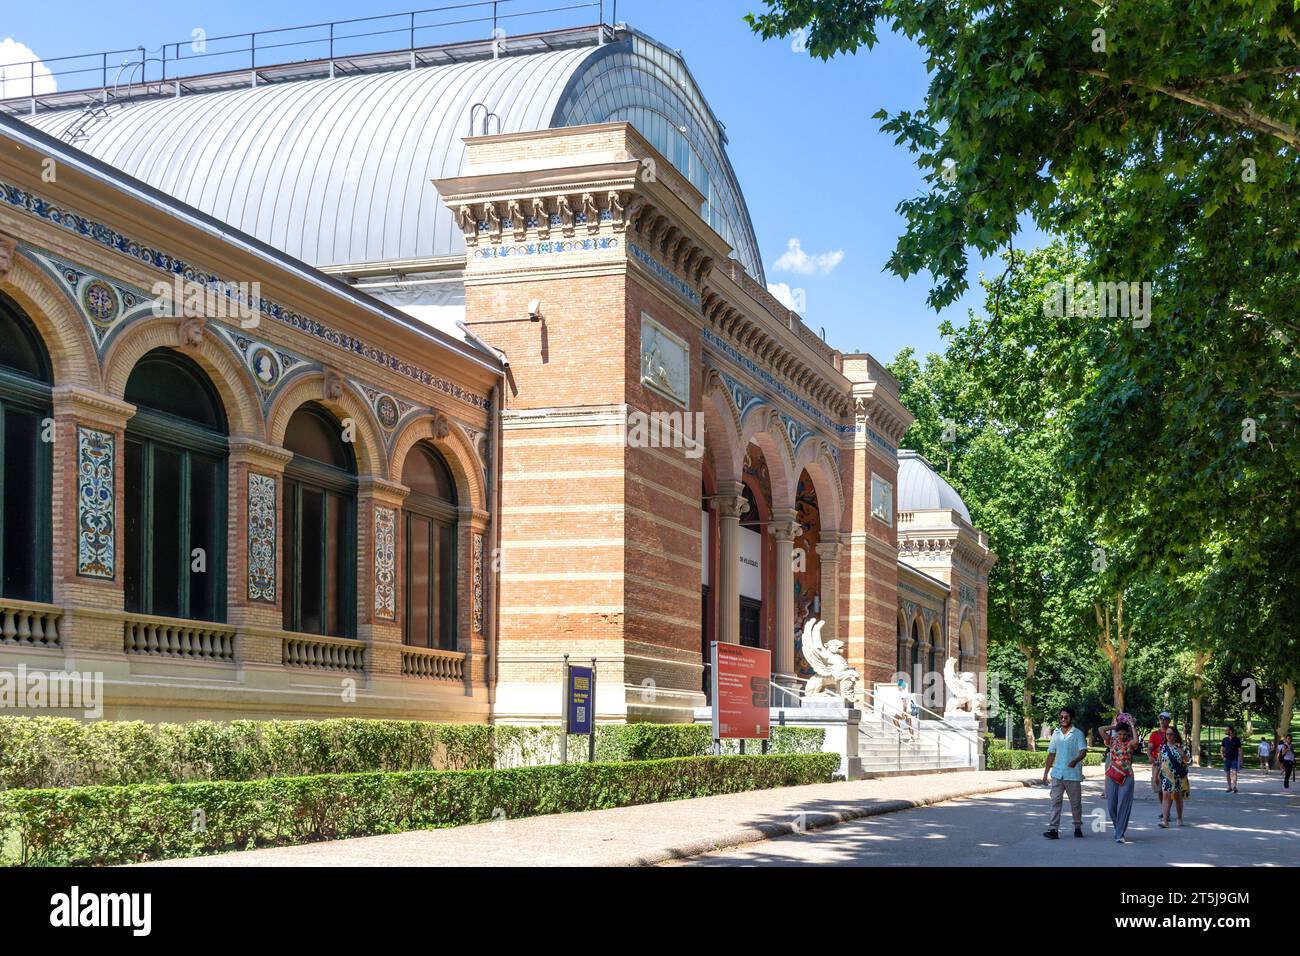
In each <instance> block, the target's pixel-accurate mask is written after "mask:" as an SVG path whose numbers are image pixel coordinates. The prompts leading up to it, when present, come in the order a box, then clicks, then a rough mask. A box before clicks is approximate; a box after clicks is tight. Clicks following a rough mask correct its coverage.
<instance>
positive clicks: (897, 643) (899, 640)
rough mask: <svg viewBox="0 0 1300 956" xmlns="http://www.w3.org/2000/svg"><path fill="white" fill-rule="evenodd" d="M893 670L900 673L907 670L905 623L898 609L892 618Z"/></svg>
mask: <svg viewBox="0 0 1300 956" xmlns="http://www.w3.org/2000/svg"><path fill="white" fill-rule="evenodd" d="M894 647H895V651H894V670H895V671H897V672H898V673H900V674H903V673H906V672H907V624H906V623H905V622H904V621H903V613H902V612H901V611H900V612H899V614H898V617H897V618H895V620H894Z"/></svg>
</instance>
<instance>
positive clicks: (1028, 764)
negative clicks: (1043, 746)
mask: <svg viewBox="0 0 1300 956" xmlns="http://www.w3.org/2000/svg"><path fill="white" fill-rule="evenodd" d="M984 761H985V763H984V768H985V769H986V770H1034V769H1038V770H1041V769H1042V768H1043V767H1046V766H1047V751H1046V750H1003V749H1002V748H1000V747H990V748H989V750H988V753H986V754H985V755H984ZM1101 762H1102V755H1101V754H1097V753H1089V754H1088V756H1086V757H1084V758H1083V765H1084V766H1085V767H1099V766H1101Z"/></svg>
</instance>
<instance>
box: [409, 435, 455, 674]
mask: <svg viewBox="0 0 1300 956" xmlns="http://www.w3.org/2000/svg"><path fill="white" fill-rule="evenodd" d="M402 481H403V483H404V484H406V485H407V486H409V487H410V489H411V491H410V493H409V494H408V495H407V496H406V501H405V502H403V505H402V551H403V562H402V569H403V571H402V582H403V587H402V642H403V643H404V644H406V645H408V646H411V647H427V648H435V649H438V650H444V651H455V650H458V649H459V648H458V644H459V642H460V629H459V627H458V623H459V617H458V614H457V581H458V569H457V565H458V563H459V560H458V552H459V549H460V523H459V519H460V511H459V509H458V508H457V507H456V483H455V479H454V478H453V477H452V474H451V469H450V468H449V467H448V466H447V462H446V459H444V458H443V457H442V455H441V454H440V453H439V452H438V451H437V449H435V448H433V447H430V446H428V445H425V444H424V443H421V444H419V445H416V446H415V447H414V448H412V449H411V451H410V453H409V455H408V457H407V459H406V467H405V468H403V473H402Z"/></svg>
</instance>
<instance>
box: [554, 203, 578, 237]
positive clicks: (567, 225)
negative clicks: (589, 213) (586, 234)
mask: <svg viewBox="0 0 1300 956" xmlns="http://www.w3.org/2000/svg"><path fill="white" fill-rule="evenodd" d="M555 213H556V215H557V216H559V217H560V231H561V232H563V233H564V234H565V235H566V236H572V235H573V220H574V218H575V217H574V215H573V207H572V206H570V205H569V197H568V196H560V197H559V198H558V199H556V200H555Z"/></svg>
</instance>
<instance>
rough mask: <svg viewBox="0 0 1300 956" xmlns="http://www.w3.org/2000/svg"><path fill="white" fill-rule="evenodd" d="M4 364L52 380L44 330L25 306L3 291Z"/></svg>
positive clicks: (0, 346) (0, 332)
mask: <svg viewBox="0 0 1300 956" xmlns="http://www.w3.org/2000/svg"><path fill="white" fill-rule="evenodd" d="M0 368H4V369H6V370H7V371H9V372H12V373H15V374H17V375H21V376H23V377H24V378H33V379H36V380H37V381H41V382H50V381H52V380H53V379H52V377H51V375H50V360H49V356H48V355H47V354H46V351H45V346H44V344H43V343H42V342H41V337H40V334H39V333H38V332H37V331H36V327H35V326H33V325H32V323H31V320H30V319H28V318H27V316H26V314H25V313H24V312H23V310H22V308H21V307H20V306H19V305H18V303H17V302H15V301H14V300H13V299H11V298H9V296H7V295H5V294H4V293H3V292H0Z"/></svg>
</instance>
